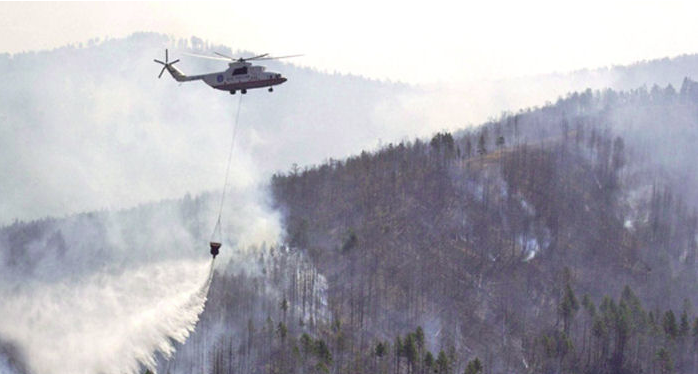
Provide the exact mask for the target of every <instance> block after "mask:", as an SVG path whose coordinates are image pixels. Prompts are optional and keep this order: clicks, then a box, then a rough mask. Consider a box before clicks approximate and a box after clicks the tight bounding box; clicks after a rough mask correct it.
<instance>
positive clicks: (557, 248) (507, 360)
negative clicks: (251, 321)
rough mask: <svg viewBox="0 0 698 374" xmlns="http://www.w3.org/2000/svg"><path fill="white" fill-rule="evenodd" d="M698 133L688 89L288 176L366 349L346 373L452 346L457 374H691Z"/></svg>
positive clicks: (500, 125) (289, 208)
mask: <svg viewBox="0 0 698 374" xmlns="http://www.w3.org/2000/svg"><path fill="white" fill-rule="evenodd" d="M696 125H698V86H697V85H696V84H695V83H694V82H692V81H690V80H685V81H684V83H683V85H682V87H681V88H680V90H679V92H676V90H674V89H673V88H672V87H671V86H669V87H666V88H659V87H654V88H653V89H651V90H649V91H648V90H647V89H645V88H642V89H638V90H635V91H632V92H627V93H619V92H614V91H610V90H609V91H606V92H591V91H587V92H584V93H579V94H573V95H569V96H568V97H567V98H564V99H561V100H559V101H558V102H557V103H556V104H554V105H551V106H547V107H544V108H541V109H535V110H528V111H522V112H520V113H517V114H513V115H506V116H503V117H502V118H501V120H498V121H493V122H491V123H488V124H485V125H484V126H482V127H480V128H477V129H474V130H470V131H465V132H463V133H461V134H458V135H456V136H455V137H454V136H453V135H451V134H448V133H440V134H437V135H436V136H434V137H433V138H432V139H431V140H430V141H428V142H424V141H421V140H415V141H414V142H404V143H400V144H390V145H388V146H387V147H384V148H383V149H381V150H380V151H377V152H375V153H372V154H369V153H362V154H361V155H360V156H357V157H352V158H350V159H348V160H346V161H335V160H330V161H329V162H327V163H325V164H322V165H320V166H317V167H313V168H307V169H304V170H296V169H293V170H291V171H290V172H288V173H286V174H283V175H277V176H275V178H274V180H273V181H272V185H273V189H274V195H275V197H276V201H277V202H278V205H279V208H280V209H283V210H284V211H285V212H286V217H287V219H286V227H287V231H288V236H287V240H288V245H289V246H290V247H291V248H297V249H299V250H303V251H304V252H305V253H307V254H308V256H309V257H310V259H311V260H312V262H313V263H314V264H315V266H316V267H317V268H318V270H319V272H320V273H321V274H323V275H324V276H325V277H326V278H327V280H328V295H329V296H328V307H329V308H330V311H331V315H332V318H333V321H335V322H336V321H341V326H342V334H343V337H345V338H346V339H347V340H348V341H349V342H350V343H347V345H346V346H341V347H340V346H337V345H334V346H332V348H333V352H334V353H335V356H336V357H341V358H342V359H341V360H339V361H338V362H335V365H336V366H334V367H335V368H337V369H339V370H348V371H351V372H360V371H362V370H364V371H366V372H370V371H372V370H374V369H369V368H370V367H371V366H370V365H369V363H371V362H373V361H375V360H378V361H381V358H380V357H376V354H377V352H376V351H375V348H376V344H378V343H379V342H383V341H385V340H388V341H389V342H390V343H391V345H390V346H392V347H393V350H392V351H390V350H389V351H388V353H386V356H390V357H392V359H390V360H387V362H386V363H385V365H388V366H390V367H391V369H390V370H394V371H395V372H399V371H402V372H414V371H415V370H418V371H421V370H423V369H424V365H425V364H424V361H423V360H424V359H425V358H426V353H425V352H428V351H431V352H432V353H433V355H434V356H436V353H437V352H439V351H441V350H444V351H445V352H446V353H447V354H446V357H447V358H449V360H450V361H449V365H448V368H449V369H448V370H449V371H451V370H452V371H453V372H462V371H463V370H464V368H465V366H466V363H467V361H468V360H470V359H474V358H475V357H478V358H479V361H480V362H482V363H484V370H485V372H488V373H489V372H510V371H516V372H527V371H529V372H559V371H563V372H580V371H582V372H595V373H599V372H613V373H621V372H629V373H630V372H640V371H644V372H666V371H670V367H673V368H674V370H676V371H678V372H692V371H691V370H693V367H694V365H695V358H696V356H695V354H696V346H695V344H696V343H698V340H696V339H698V335H696V334H698V321H696V320H695V315H694V313H693V310H692V307H691V305H693V304H694V303H695V302H696V301H698V300H696V299H695V295H696V290H697V286H698V284H697V283H696V228H697V227H696V223H697V216H696V210H695V203H694V202H695V195H694V193H695V192H693V191H695V189H694V186H696V184H695V177H694V176H693V175H692V174H693V172H694V170H695V169H694V168H692V167H691V166H690V165H691V164H690V163H686V162H684V161H685V160H688V159H690V158H693V159H695V158H694V157H695V156H696V152H695V151H692V144H693V140H694V139H695V137H696V135H698V127H696ZM672 151H673V152H674V153H673V154H672V153H670V152H672ZM614 300H615V301H614ZM594 305H598V308H597V307H595V306H594ZM679 316H680V317H679ZM679 320H680V321H679ZM681 321H682V322H681ZM675 325H681V326H683V327H679V328H678V329H675V327H676V326H675ZM418 327H420V331H422V332H420V334H418V335H420V336H421V337H420V338H419V339H418V342H422V341H424V342H425V343H424V345H423V346H422V345H421V343H420V344H417V353H416V355H415V354H412V353H409V352H411V351H410V349H411V348H409V347H408V348H409V349H408V348H405V347H401V346H400V345H399V344H398V343H399V340H397V339H398V338H399V336H400V335H402V336H403V340H402V342H401V343H402V344H406V342H408V341H409V339H411V336H412V335H410V332H412V331H415V329H417V328H418ZM691 328H692V329H693V330H692V331H691ZM405 334H408V335H406V336H405ZM422 334H423V336H422ZM328 339H330V340H332V339H331V334H330V335H328ZM406 339H407V340H406ZM410 344H411V343H410ZM398 348H400V349H398ZM403 348H404V349H403ZM395 349H398V350H397V351H395ZM391 352H392V353H391ZM395 352H397V353H398V354H397V355H395V354H394V353H395ZM379 356H380V355H379Z"/></svg>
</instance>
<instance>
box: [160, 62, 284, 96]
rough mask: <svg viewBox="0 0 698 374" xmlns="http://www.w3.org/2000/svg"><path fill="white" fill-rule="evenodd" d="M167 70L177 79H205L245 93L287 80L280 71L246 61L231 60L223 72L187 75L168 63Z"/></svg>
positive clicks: (232, 91) (181, 80) (217, 86)
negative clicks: (268, 69) (270, 70)
mask: <svg viewBox="0 0 698 374" xmlns="http://www.w3.org/2000/svg"><path fill="white" fill-rule="evenodd" d="M167 70H168V71H169V72H170V74H171V75H172V77H173V78H175V79H176V80H177V81H180V82H185V81H193V80H203V81H204V83H206V84H207V85H209V86H211V87H213V88H215V89H217V90H223V91H229V92H230V93H235V91H238V90H239V91H241V92H243V93H245V92H246V91H247V90H248V89H252V88H262V87H269V90H270V91H271V90H272V89H271V87H272V86H276V85H279V84H282V83H284V82H286V78H284V77H283V76H282V75H281V74H279V73H274V72H267V71H265V68H264V66H260V65H252V64H251V63H249V62H246V61H239V62H231V63H229V64H228V69H227V70H225V71H222V72H217V73H209V74H201V75H193V76H187V75H184V74H183V73H182V72H181V71H179V70H178V69H177V68H176V67H174V66H171V65H168V66H167Z"/></svg>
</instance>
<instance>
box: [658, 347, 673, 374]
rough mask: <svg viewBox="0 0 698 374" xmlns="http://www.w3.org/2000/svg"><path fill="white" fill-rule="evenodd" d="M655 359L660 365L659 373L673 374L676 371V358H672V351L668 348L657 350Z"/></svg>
mask: <svg viewBox="0 0 698 374" xmlns="http://www.w3.org/2000/svg"><path fill="white" fill-rule="evenodd" d="M655 361H656V362H657V365H658V366H659V373H661V374H671V373H673V372H674V360H672V358H671V353H669V351H668V350H666V348H661V349H659V351H657V354H656V356H655Z"/></svg>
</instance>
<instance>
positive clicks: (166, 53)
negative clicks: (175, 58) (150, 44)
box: [165, 48, 168, 62]
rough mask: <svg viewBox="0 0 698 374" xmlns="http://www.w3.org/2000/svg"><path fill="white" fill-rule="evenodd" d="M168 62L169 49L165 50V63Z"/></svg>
mask: <svg viewBox="0 0 698 374" xmlns="http://www.w3.org/2000/svg"><path fill="white" fill-rule="evenodd" d="M167 60H168V58H167V48H165V62H167Z"/></svg>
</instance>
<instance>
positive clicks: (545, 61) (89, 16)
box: [0, 0, 698, 83]
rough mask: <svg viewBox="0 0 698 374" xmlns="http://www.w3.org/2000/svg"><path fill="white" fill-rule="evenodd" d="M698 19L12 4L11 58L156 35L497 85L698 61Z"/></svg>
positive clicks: (248, 5)
mask: <svg viewBox="0 0 698 374" xmlns="http://www.w3.org/2000/svg"><path fill="white" fill-rule="evenodd" d="M696 14H698V2H695V1H666V0H665V1H609V0H605V1H589V0H584V1H559V0H555V1H525V2H522V1H433V0H432V1H417V2H407V1H395V2H381V1H375V0H374V1H343V2H338V1H337V2H333V1H298V0H294V1H231V2H213V3H204V2H197V3H194V2H157V3H132V2H118V3H116V2H114V3H101V2H100V3H79V2H70V3H36V2H32V3H0V35H1V36H2V38H0V52H10V53H16V52H21V51H26V50H36V49H46V48H53V47H57V46H61V45H64V44H68V43H76V42H79V41H83V42H84V41H87V40H88V39H90V38H93V37H100V38H104V37H105V36H109V37H123V36H126V35H128V34H130V33H132V32H135V31H155V32H162V33H166V34H170V35H173V36H177V37H190V36H192V35H196V36H199V37H202V38H204V39H207V40H209V41H211V42H214V43H217V44H225V45H228V46H231V47H233V48H234V49H237V48H239V49H246V50H252V51H257V52H270V53H272V54H277V55H281V54H294V53H305V54H306V56H305V57H302V58H300V59H297V60H296V61H295V62H296V63H300V64H303V65H308V66H313V67H317V68H320V69H322V70H327V71H329V72H333V71H338V72H342V73H353V74H359V75H364V76H368V77H372V78H380V79H386V78H387V79H393V80H400V81H405V82H411V83H432V82H449V81H454V80H455V81H467V80H481V79H488V80H489V79H501V78H509V77H514V76H521V75H533V74H538V73H551V72H566V71H570V70H575V69H581V68H593V67H601V66H609V65H613V64H627V63H631V62H635V61H638V60H643V59H653V58H660V57H665V56H675V55H679V54H684V53H695V52H698V41H697V39H695V35H698V22H695V15H696Z"/></svg>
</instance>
